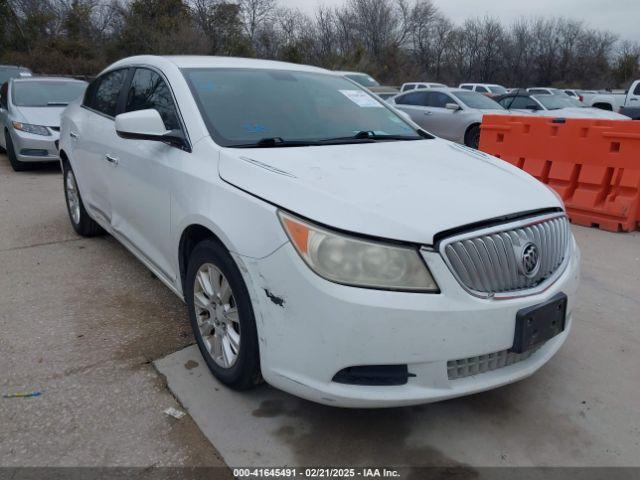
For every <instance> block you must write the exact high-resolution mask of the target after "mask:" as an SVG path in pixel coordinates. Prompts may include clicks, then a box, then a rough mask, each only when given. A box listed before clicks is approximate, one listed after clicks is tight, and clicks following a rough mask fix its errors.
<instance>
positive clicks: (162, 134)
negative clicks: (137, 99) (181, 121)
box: [116, 109, 188, 150]
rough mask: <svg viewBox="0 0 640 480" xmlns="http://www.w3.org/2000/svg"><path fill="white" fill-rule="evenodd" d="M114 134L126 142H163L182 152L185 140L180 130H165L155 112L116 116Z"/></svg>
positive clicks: (185, 146)
mask: <svg viewBox="0 0 640 480" xmlns="http://www.w3.org/2000/svg"><path fill="white" fill-rule="evenodd" d="M116 133H117V134H118V136H119V137H121V138H126V139H127V140H151V141H156V142H163V143H166V144H168V145H172V146H174V147H178V148H181V149H183V150H187V149H188V143H187V140H186V138H185V136H184V134H183V133H182V131H180V130H167V128H166V127H165V125H164V122H163V121H162V117H161V116H160V113H158V111H157V110H154V109H148V110H138V111H136V112H127V113H121V114H120V115H117V116H116Z"/></svg>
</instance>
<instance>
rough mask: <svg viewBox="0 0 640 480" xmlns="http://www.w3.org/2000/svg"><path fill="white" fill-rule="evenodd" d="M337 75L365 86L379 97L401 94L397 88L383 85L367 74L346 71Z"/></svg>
mask: <svg viewBox="0 0 640 480" xmlns="http://www.w3.org/2000/svg"><path fill="white" fill-rule="evenodd" d="M335 73H336V74H337V75H340V76H342V77H345V78H348V79H349V80H352V81H354V82H356V83H357V84H358V85H361V86H363V87H364V88H366V89H367V90H369V91H371V92H373V93H375V94H377V95H385V96H395V95H397V94H399V93H400V90H398V89H397V88H396V87H390V86H385V85H381V84H380V83H379V82H378V81H377V80H376V79H375V78H373V77H372V76H371V75H368V74H366V73H361V72H344V71H338V72H335Z"/></svg>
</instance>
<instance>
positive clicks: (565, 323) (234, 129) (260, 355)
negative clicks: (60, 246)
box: [60, 56, 579, 407]
mask: <svg viewBox="0 0 640 480" xmlns="http://www.w3.org/2000/svg"><path fill="white" fill-rule="evenodd" d="M60 156H61V162H62V166H63V171H64V190H65V196H66V199H67V206H68V211H69V217H70V219H71V223H72V225H73V227H74V228H75V230H76V231H77V232H78V233H79V234H80V235H86V236H90V235H96V234H99V233H102V231H106V232H108V233H110V234H111V235H113V236H114V237H115V238H116V239H118V240H119V241H120V242H121V243H122V244H123V245H124V246H125V247H126V248H128V249H129V250H130V251H131V252H133V254H134V255H135V256H137V257H138V258H139V259H140V261H141V262H142V263H144V264H145V265H146V266H147V267H148V268H149V269H151V271H153V272H154V273H155V275H157V277H158V278H160V279H161V280H162V281H163V282H164V283H165V284H166V285H167V287H168V288H170V289H171V290H172V291H173V292H175V294H176V295H178V296H179V297H180V298H182V299H184V301H185V302H186V303H187V305H188V312H189V320H190V322H191V325H192V327H193V331H194V334H195V338H196V341H197V344H198V346H199V348H200V352H201V353H202V355H203V358H204V360H205V361H206V363H207V365H208V366H209V368H210V370H211V372H212V373H213V374H214V375H215V376H216V377H217V378H218V379H219V380H220V381H221V382H222V383H224V384H226V385H228V386H229V387H231V388H236V389H246V388H249V387H251V386H253V385H255V384H256V383H258V382H259V381H261V379H264V380H265V381H267V382H268V383H270V384H271V385H273V386H275V387H277V388H280V389H282V390H285V391H287V392H290V393H292V394H295V395H299V396H301V397H304V398H307V399H310V400H313V401H316V402H321V403H324V404H327V405H336V406H344V407H388V406H396V405H411V404H419V403H425V402H431V401H436V400H442V399H446V398H451V397H456V396H461V395H467V394H470V393H473V392H479V391H482V390H487V389H490V388H494V387H498V386H500V385H504V384H507V383H510V382H513V381H516V380H519V379H523V378H525V377H527V376H529V375H531V374H532V373H534V372H535V371H536V370H537V369H538V368H539V367H541V366H542V365H543V364H545V363H546V362H547V361H548V360H549V359H550V358H551V357H552V356H553V355H554V354H555V353H556V352H557V351H558V349H559V348H560V347H561V345H562V344H563V343H564V341H565V340H566V338H567V335H568V334H569V330H570V327H571V324H572V321H573V313H574V308H575V301H576V296H575V293H576V289H577V286H578V276H579V250H578V248H577V246H576V244H575V241H574V239H573V236H572V235H571V231H570V228H569V222H568V220H567V217H566V214H565V211H564V209H563V205H562V202H561V201H560V200H559V199H558V198H557V197H556V195H555V194H554V193H553V192H552V191H551V190H550V189H548V188H547V187H546V186H544V185H543V184H541V183H539V182H538V181H536V180H535V179H533V178H532V177H530V176H529V175H527V174H526V173H524V172H522V171H520V170H518V169H517V168H515V167H512V166H510V165H508V164H506V163H504V162H502V161H500V160H498V159H495V158H492V157H490V156H488V155H485V154H482V153H480V152H474V151H471V150H469V149H468V148H466V147H463V146H459V145H456V144H453V143H450V142H448V141H445V140H441V139H438V138H434V137H432V136H431V135H429V134H427V133H426V132H424V131H422V130H421V129H420V128H419V127H417V126H416V125H415V124H413V123H412V122H410V121H408V120H406V119H405V118H404V117H403V116H402V115H400V114H399V112H397V111H396V110H394V109H393V107H391V106H389V105H387V104H385V103H384V102H382V101H380V100H379V99H378V98H377V97H376V96H374V95H372V94H371V93H369V92H367V91H366V90H365V89H363V88H361V87H359V86H357V85H354V83H353V82H351V81H349V80H347V79H344V78H341V77H339V76H336V75H335V74H333V73H332V72H329V71H326V70H322V69H319V68H314V67H307V66H300V65H292V64H286V63H279V62H271V61H262V60H245V59H237V58H215V57H152V56H142V57H132V58H128V59H125V60H121V61H119V62H117V63H115V64H113V65H111V66H110V67H108V68H107V69H106V70H105V71H104V72H102V73H101V74H100V75H99V76H98V77H97V79H96V80H94V81H93V82H92V83H91V85H90V86H89V88H88V89H87V93H86V95H85V97H84V99H83V100H81V101H78V102H76V103H74V104H72V105H71V106H69V108H67V109H66V111H65V112H64V114H63V118H62V131H61V139H60ZM144 320H145V319H144V318H140V321H144Z"/></svg>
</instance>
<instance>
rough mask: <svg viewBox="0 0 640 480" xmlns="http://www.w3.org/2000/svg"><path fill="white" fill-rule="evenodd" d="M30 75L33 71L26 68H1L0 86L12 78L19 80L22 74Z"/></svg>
mask: <svg viewBox="0 0 640 480" xmlns="http://www.w3.org/2000/svg"><path fill="white" fill-rule="evenodd" d="M30 73H31V71H30V70H28V69H26V68H20V67H0V85H2V84H3V83H4V82H6V81H8V80H10V79H12V78H18V77H19V76H20V74H25V75H28V74H30Z"/></svg>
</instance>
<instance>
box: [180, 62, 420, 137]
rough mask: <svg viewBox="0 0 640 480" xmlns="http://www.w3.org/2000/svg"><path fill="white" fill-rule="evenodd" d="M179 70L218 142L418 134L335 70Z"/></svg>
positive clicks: (377, 100)
mask: <svg viewBox="0 0 640 480" xmlns="http://www.w3.org/2000/svg"><path fill="white" fill-rule="evenodd" d="M183 74H184V76H185V78H186V80H187V82H188V84H189V87H190V89H191V92H192V94H193V96H194V98H195V100H196V102H197V104H198V107H199V109H200V112H201V113H202V116H203V118H204V120H205V122H206V124H207V126H208V128H209V131H210V133H211V136H212V137H213V138H214V139H215V140H216V142H217V143H218V144H219V145H222V146H228V147H241V146H242V147H244V146H257V145H258V143H259V142H260V141H261V140H265V139H278V140H283V141H287V142H294V141H296V142H312V141H313V142H322V141H328V140H330V139H333V140H337V139H344V138H347V137H353V136H355V135H358V134H361V133H362V132H365V133H366V134H369V133H372V134H375V135H376V136H398V137H399V136H402V137H403V138H402V139H407V140H409V139H419V138H423V137H422V136H420V135H419V134H418V132H417V131H416V130H415V129H414V128H413V127H411V126H410V125H409V124H408V123H407V122H406V121H405V120H404V119H403V118H402V117H400V116H399V115H397V114H396V113H395V112H393V111H392V110H391V109H390V108H388V107H387V105H386V104H385V103H384V102H382V101H381V100H380V99H379V98H378V97H376V96H374V95H371V94H370V93H369V92H367V91H365V90H364V89H362V88H359V87H357V86H355V85H353V83H351V82H350V81H348V80H347V79H345V78H343V77H340V76H337V75H330V74H324V73H315V72H301V71H286V70H267V69H240V68H204V69H185V70H183Z"/></svg>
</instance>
